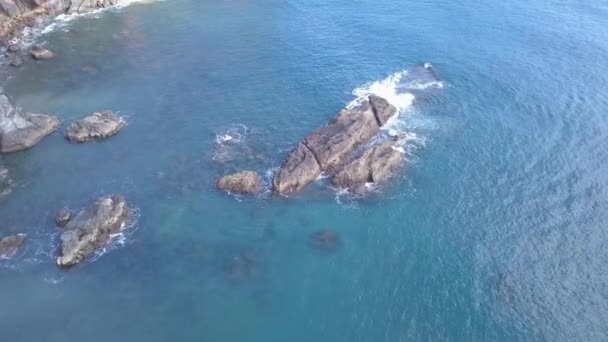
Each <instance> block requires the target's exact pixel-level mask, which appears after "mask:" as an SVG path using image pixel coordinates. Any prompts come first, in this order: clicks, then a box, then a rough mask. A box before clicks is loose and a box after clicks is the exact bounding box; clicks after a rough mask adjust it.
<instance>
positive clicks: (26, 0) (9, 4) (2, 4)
mask: <svg viewBox="0 0 608 342" xmlns="http://www.w3.org/2000/svg"><path fill="white" fill-rule="evenodd" d="M118 2H120V0H0V10H1V12H3V13H4V14H5V15H7V16H8V17H17V16H20V15H24V14H26V13H28V12H29V11H31V10H33V9H36V8H42V9H44V10H46V11H48V12H49V13H56V14H60V13H85V12H90V11H92V10H95V9H99V8H105V7H110V6H112V5H115V4H117V3H118Z"/></svg>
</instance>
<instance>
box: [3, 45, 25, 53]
mask: <svg viewBox="0 0 608 342" xmlns="http://www.w3.org/2000/svg"><path fill="white" fill-rule="evenodd" d="M6 50H7V51H8V52H17V51H19V50H21V46H20V45H19V44H16V43H14V44H9V45H8V46H7V47H6Z"/></svg>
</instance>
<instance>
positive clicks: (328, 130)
mask: <svg viewBox="0 0 608 342" xmlns="http://www.w3.org/2000/svg"><path fill="white" fill-rule="evenodd" d="M396 112H397V109H396V108H395V107H394V106H392V105H391V104H389V103H388V102H387V101H386V100H385V99H383V98H380V97H378V96H370V98H369V100H367V101H364V102H363V103H361V104H359V105H358V106H355V107H352V108H345V109H344V110H342V111H341V112H340V113H338V115H337V116H336V117H335V118H334V119H333V120H332V122H331V123H330V124H329V125H327V126H325V127H322V128H320V129H318V130H316V131H315V132H313V133H312V134H311V135H309V136H308V137H306V138H305V139H304V141H302V142H301V143H300V144H299V145H298V146H297V147H296V148H295V149H294V150H293V151H292V152H291V153H290V155H289V156H288V157H287V159H286V160H285V162H284V163H283V165H282V166H281V169H280V170H279V172H278V173H277V175H276V176H275V178H274V180H273V185H274V190H275V192H278V193H280V194H287V193H290V192H295V191H298V190H300V189H302V188H303V187H304V186H306V185H307V184H309V183H311V182H313V181H314V180H315V179H317V177H318V176H319V174H321V172H322V171H323V172H325V173H326V174H328V175H334V174H336V173H337V172H338V171H339V170H340V169H341V168H342V166H343V165H344V164H345V163H347V162H348V161H350V160H351V159H352V153H353V151H355V150H356V149H357V148H358V147H359V146H361V145H362V144H365V143H367V142H368V141H369V140H370V139H371V138H372V137H373V136H374V135H376V134H377V133H378V131H379V130H380V127H381V126H382V125H383V124H384V123H385V122H386V121H387V120H388V119H389V118H390V117H391V116H393V115H395V114H396Z"/></svg>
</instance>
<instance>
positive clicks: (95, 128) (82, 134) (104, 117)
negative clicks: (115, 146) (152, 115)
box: [65, 111, 125, 143]
mask: <svg viewBox="0 0 608 342" xmlns="http://www.w3.org/2000/svg"><path fill="white" fill-rule="evenodd" d="M124 126H125V122H124V120H123V119H122V118H120V117H119V116H118V115H116V114H114V113H113V112H111V111H105V112H101V113H93V114H92V115H90V116H87V117H86V118H84V119H80V120H78V121H75V122H73V123H72V124H70V126H69V127H68V128H67V130H66V131H65V137H66V139H68V140H69V141H70V142H72V143H84V142H89V141H93V140H101V139H106V138H109V137H111V136H113V135H115V134H116V133H118V132H119V131H120V130H121V129H122V128H123V127H124Z"/></svg>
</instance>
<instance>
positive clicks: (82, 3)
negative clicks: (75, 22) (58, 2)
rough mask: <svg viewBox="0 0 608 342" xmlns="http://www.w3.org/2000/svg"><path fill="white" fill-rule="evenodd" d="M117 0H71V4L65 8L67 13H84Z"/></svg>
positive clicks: (105, 6)
mask: <svg viewBox="0 0 608 342" xmlns="http://www.w3.org/2000/svg"><path fill="white" fill-rule="evenodd" d="M64 1H65V0H64ZM119 1H120V0H71V3H72V4H71V6H69V7H68V8H67V13H70V14H73V13H86V12H90V11H92V10H95V9H99V8H107V7H110V6H112V5H115V4H116V3H118V2H119Z"/></svg>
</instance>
